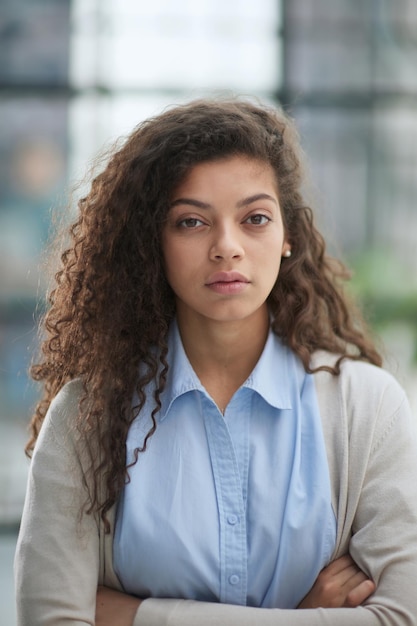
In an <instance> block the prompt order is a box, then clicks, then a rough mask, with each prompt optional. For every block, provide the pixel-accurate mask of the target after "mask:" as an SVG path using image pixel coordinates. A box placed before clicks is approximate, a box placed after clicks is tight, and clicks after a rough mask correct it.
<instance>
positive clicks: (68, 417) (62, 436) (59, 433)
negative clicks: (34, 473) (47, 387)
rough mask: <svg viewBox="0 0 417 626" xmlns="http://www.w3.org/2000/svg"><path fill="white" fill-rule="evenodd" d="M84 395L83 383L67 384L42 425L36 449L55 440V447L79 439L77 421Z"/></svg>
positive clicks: (71, 382)
mask: <svg viewBox="0 0 417 626" xmlns="http://www.w3.org/2000/svg"><path fill="white" fill-rule="evenodd" d="M83 394H84V388H83V384H82V381H81V380H80V379H76V380H73V381H70V382H69V383H67V384H65V385H64V386H63V387H62V389H60V391H59V392H58V393H57V395H56V396H55V397H54V398H53V399H52V402H51V404H50V405H49V409H48V411H47V413H46V416H45V419H44V421H43V423H42V426H41V430H40V433H39V437H38V440H37V443H36V447H35V452H36V448H39V447H41V446H42V445H45V443H47V442H51V440H53V441H54V442H55V445H58V446H67V445H68V443H69V442H72V443H75V442H76V440H77V439H79V436H78V433H77V429H76V421H77V417H78V414H79V411H80V401H81V399H82V397H83Z"/></svg>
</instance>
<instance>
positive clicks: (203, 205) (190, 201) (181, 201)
mask: <svg viewBox="0 0 417 626" xmlns="http://www.w3.org/2000/svg"><path fill="white" fill-rule="evenodd" d="M178 204H188V205H189V206H195V207H197V208H199V209H211V208H212V207H211V204H208V203H207V202H201V200H194V199H193V198H177V199H176V200H174V201H173V202H171V204H170V208H171V209H172V207H174V206H177V205H178Z"/></svg>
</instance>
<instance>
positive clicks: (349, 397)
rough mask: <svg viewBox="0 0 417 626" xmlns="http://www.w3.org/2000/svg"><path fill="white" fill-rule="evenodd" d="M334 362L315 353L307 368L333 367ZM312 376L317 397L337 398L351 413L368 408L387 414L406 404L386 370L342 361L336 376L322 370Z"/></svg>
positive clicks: (324, 354)
mask: <svg viewBox="0 0 417 626" xmlns="http://www.w3.org/2000/svg"><path fill="white" fill-rule="evenodd" d="M337 359H338V355H335V354H331V353H329V352H324V351H319V352H316V353H315V354H314V355H313V358H312V361H311V367H312V369H313V370H315V369H316V368H319V367H323V366H324V367H326V366H327V367H333V366H334V365H335V364H336V361H337ZM313 375H314V377H315V380H316V386H317V389H318V392H319V394H320V393H321V394H323V393H324V394H326V395H327V394H330V395H334V396H337V397H338V399H339V401H342V402H343V403H344V404H345V405H346V407H347V408H348V409H349V408H350V409H351V410H354V409H355V408H357V409H358V408H359V407H363V408H366V407H368V408H371V407H372V408H373V409H374V410H378V412H380V411H383V412H384V413H388V414H389V413H393V412H395V411H396V410H397V409H398V407H399V406H400V405H402V404H403V403H404V402H405V401H406V394H405V392H404V390H403V388H402V387H401V385H400V384H399V383H398V381H397V380H396V379H395V378H394V377H393V376H392V375H391V374H390V373H389V372H388V371H386V370H385V369H383V368H381V367H377V366H376V365H372V364H371V363H367V362H365V361H355V360H352V359H344V360H343V361H342V363H341V365H340V374H339V375H337V376H335V375H333V374H331V373H330V372H327V371H323V370H319V371H315V372H314V374H313Z"/></svg>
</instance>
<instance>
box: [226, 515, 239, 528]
mask: <svg viewBox="0 0 417 626" xmlns="http://www.w3.org/2000/svg"><path fill="white" fill-rule="evenodd" d="M227 521H228V523H229V524H230V525H231V526H234V525H235V524H237V523H238V521H239V519H238V517H237V515H229V517H228V518H227Z"/></svg>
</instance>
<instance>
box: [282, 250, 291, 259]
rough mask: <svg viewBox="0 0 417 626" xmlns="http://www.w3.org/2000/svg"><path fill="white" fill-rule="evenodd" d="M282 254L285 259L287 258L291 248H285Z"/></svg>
mask: <svg viewBox="0 0 417 626" xmlns="http://www.w3.org/2000/svg"><path fill="white" fill-rule="evenodd" d="M282 256H283V257H285V258H286V259H289V258H290V256H291V250H290V249H289V248H288V250H285V252H284V254H283V255H282Z"/></svg>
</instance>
